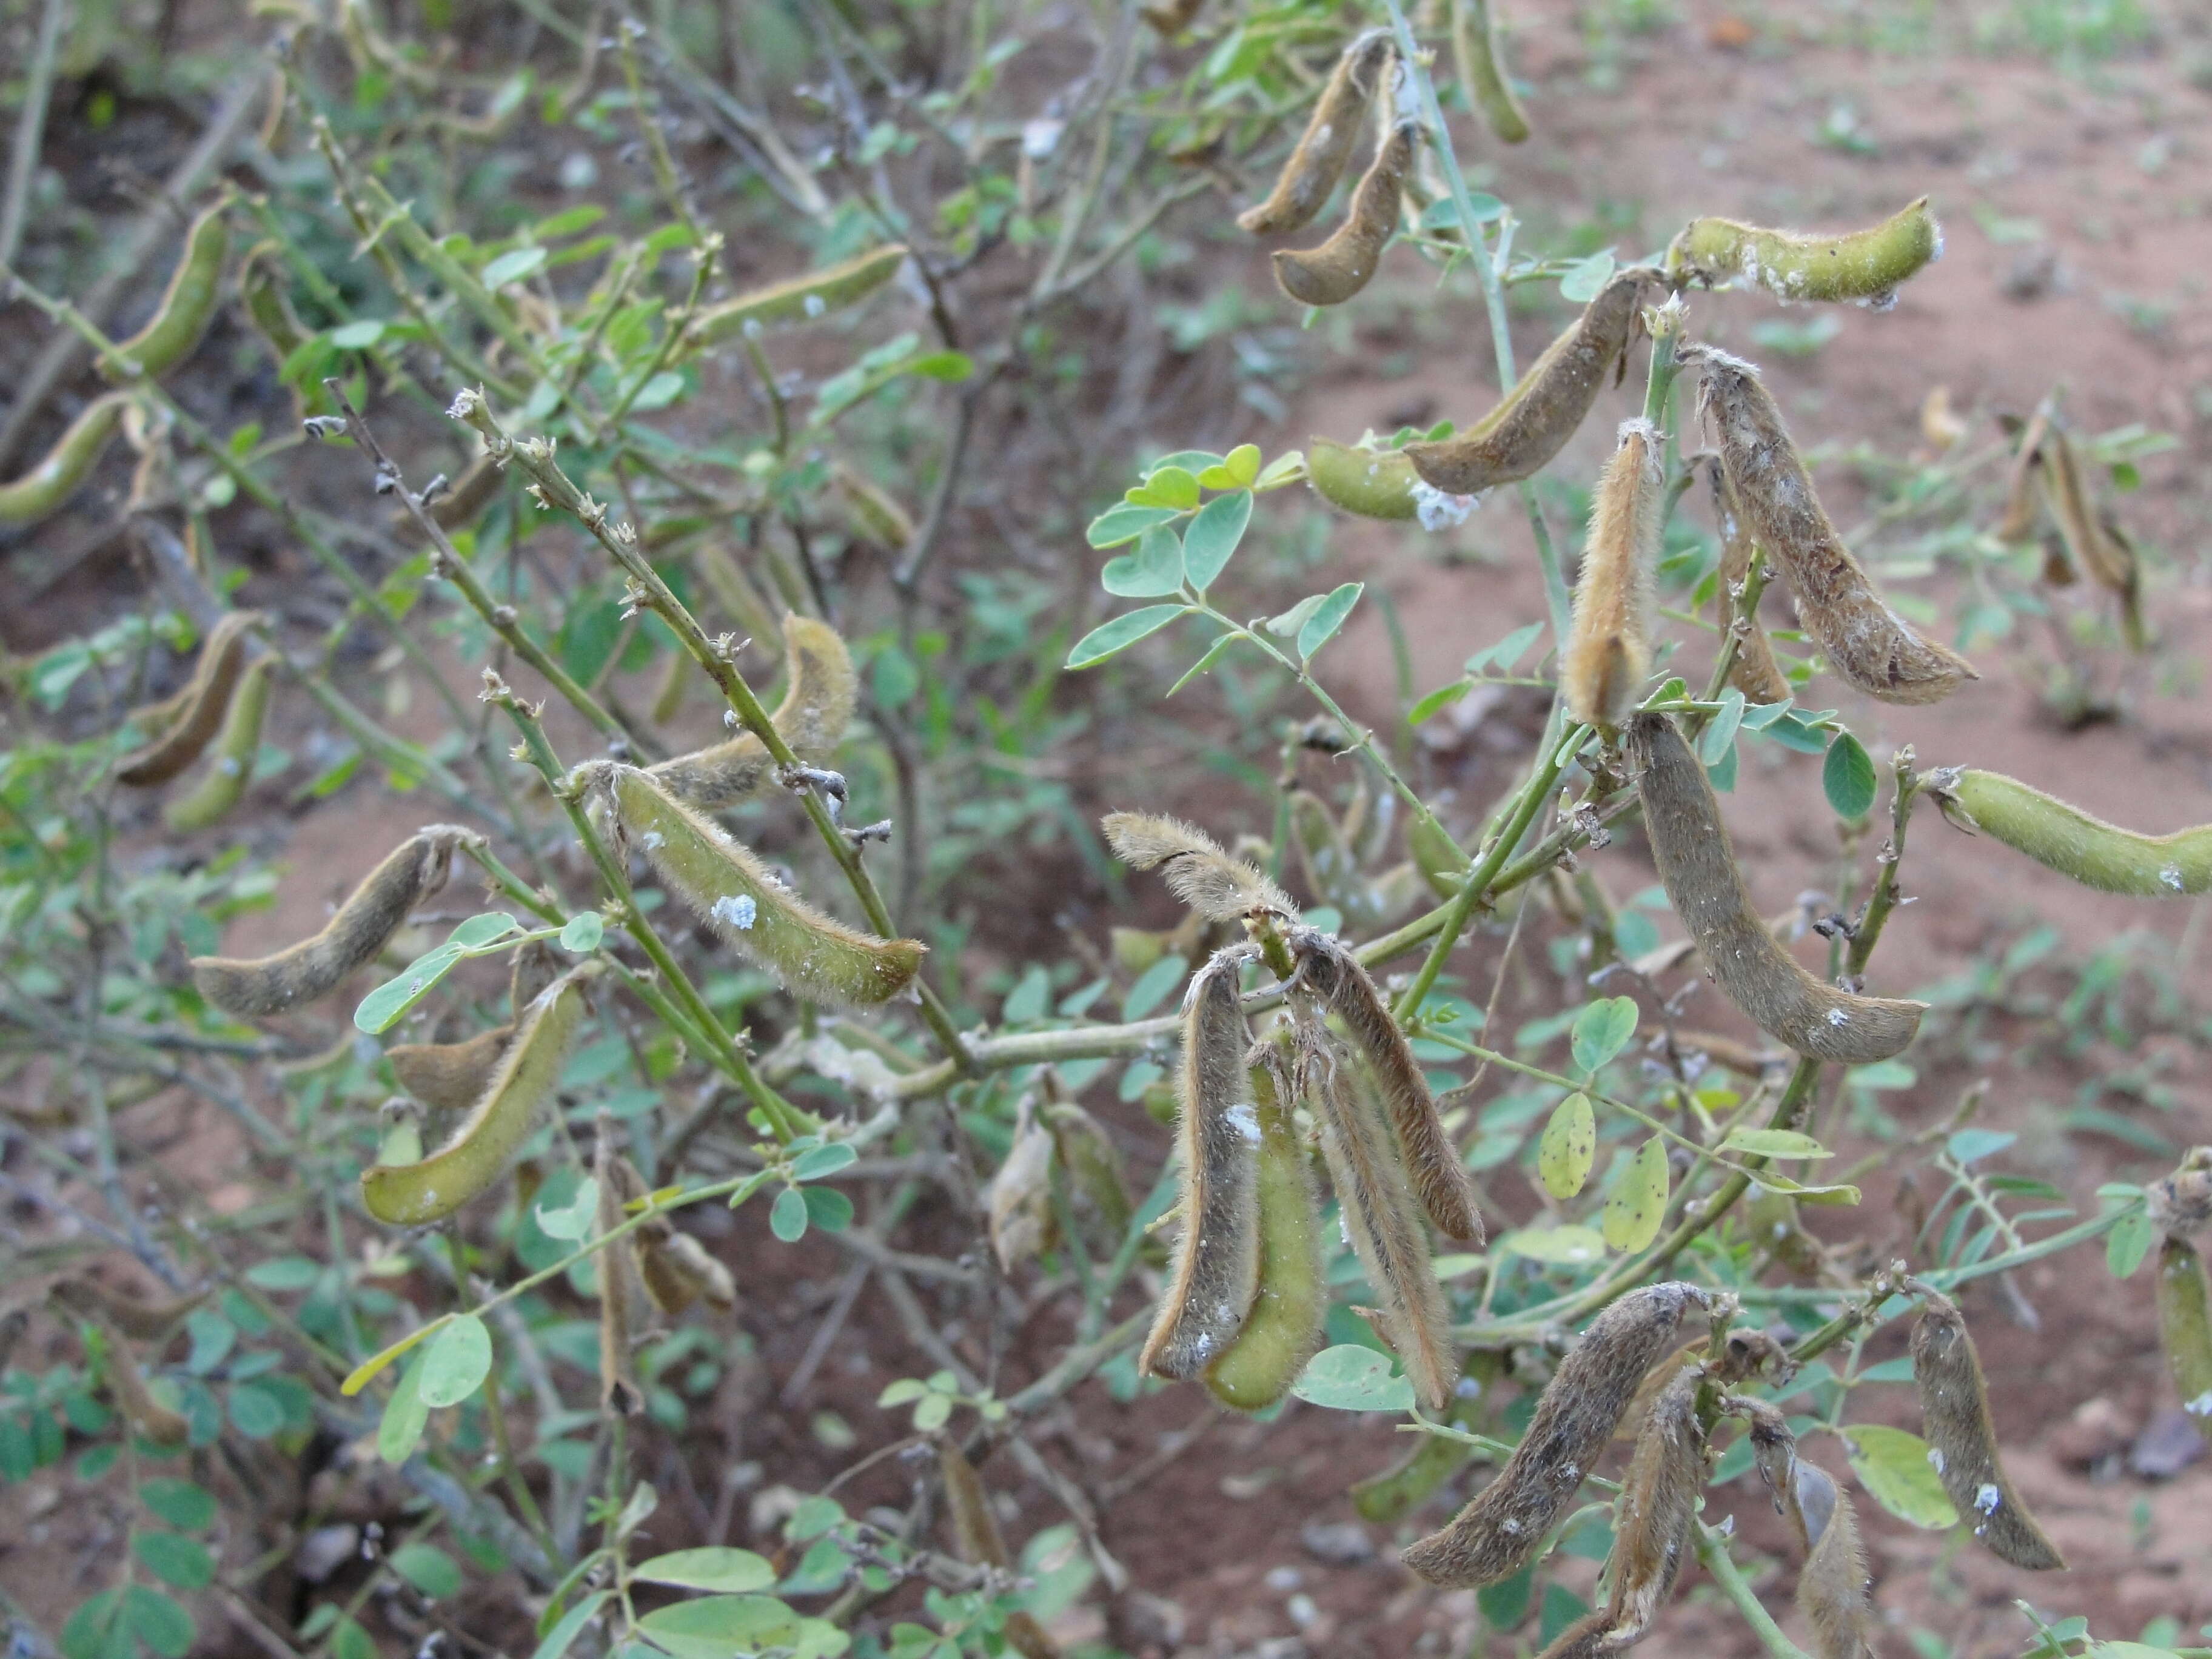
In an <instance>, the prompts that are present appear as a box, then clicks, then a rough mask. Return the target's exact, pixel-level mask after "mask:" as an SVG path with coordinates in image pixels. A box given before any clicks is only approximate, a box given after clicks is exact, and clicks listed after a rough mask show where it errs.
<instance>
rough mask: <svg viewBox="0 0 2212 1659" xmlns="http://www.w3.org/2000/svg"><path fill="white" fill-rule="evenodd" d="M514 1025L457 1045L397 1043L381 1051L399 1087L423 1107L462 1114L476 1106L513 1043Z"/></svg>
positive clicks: (480, 1034) (508, 1023)
mask: <svg viewBox="0 0 2212 1659" xmlns="http://www.w3.org/2000/svg"><path fill="white" fill-rule="evenodd" d="M513 1036H514V1022H513V1020H508V1021H507V1023H506V1024H503V1025H495V1026H493V1027H492V1028H491V1029H490V1030H486V1031H479V1032H477V1034H476V1035H475V1036H472V1037H466V1038H464V1039H463V1040H462V1041H460V1042H399V1043H394V1044H393V1045H392V1047H391V1048H386V1050H385V1051H384V1057H385V1059H386V1060H390V1061H391V1062H392V1075H393V1076H395V1077H397V1078H398V1079H399V1086H400V1087H401V1088H403V1089H404V1090H405V1091H407V1092H408V1093H409V1094H410V1095H412V1096H414V1097H415V1098H416V1099H417V1100H419V1101H421V1102H422V1103H423V1104H424V1105H425V1106H431V1107H435V1108H436V1109H438V1110H439V1111H441V1112H462V1111H466V1110H467V1109H469V1108H470V1107H471V1106H473V1105H475V1104H476V1103H477V1097H479V1096H480V1095H482V1094H483V1091H484V1085H485V1084H487V1083H489V1081H491V1075H492V1073H494V1072H496V1071H497V1070H498V1069H499V1061H500V1056H501V1054H505V1053H506V1052H507V1043H508V1042H511V1041H512V1040H513Z"/></svg>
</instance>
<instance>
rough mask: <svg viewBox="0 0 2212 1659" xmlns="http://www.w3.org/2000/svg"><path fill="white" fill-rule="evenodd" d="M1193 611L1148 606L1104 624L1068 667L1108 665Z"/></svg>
mask: <svg viewBox="0 0 2212 1659" xmlns="http://www.w3.org/2000/svg"><path fill="white" fill-rule="evenodd" d="M1222 499H1223V500H1227V499H1228V498H1227V497H1226V496H1224V497H1223V498H1222ZM1190 609H1191V607H1190V606H1188V605H1146V607H1145V608H1144V609H1143V610H1141V611H1129V612H1127V614H1126V615H1123V616H1119V617H1115V618H1114V620H1113V621H1111V622H1109V623H1100V624H1099V625H1098V626H1097V628H1094V629H1091V631H1090V632H1089V633H1088V634H1085V635H1084V636H1083V637H1082V638H1081V639H1079V640H1078V641H1076V642H1075V648H1074V649H1073V650H1072V651H1070V652H1069V653H1067V665H1068V666H1069V667H1070V668H1089V667H1091V666H1092V665H1095V664H1097V663H1102V662H1104V661H1105V660H1106V659H1107V658H1109V657H1110V656H1113V655H1115V653H1118V652H1121V651H1126V650H1127V649H1128V647H1131V646H1133V645H1134V644H1135V643H1136V642H1137V641H1139V640H1141V639H1143V638H1145V637H1146V635H1152V634H1157V633H1158V632H1159V631H1160V629H1163V628H1165V627H1166V626H1167V625H1168V624H1169V623H1171V622H1173V621H1174V620H1175V619H1176V617H1181V616H1184V615H1187V614H1188V612H1189V611H1190Z"/></svg>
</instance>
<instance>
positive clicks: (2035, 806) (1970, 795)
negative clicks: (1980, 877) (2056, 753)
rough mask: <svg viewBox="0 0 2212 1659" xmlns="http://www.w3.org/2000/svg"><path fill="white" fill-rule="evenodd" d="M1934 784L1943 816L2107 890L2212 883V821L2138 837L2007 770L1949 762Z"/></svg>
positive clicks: (2161, 890) (2194, 887)
mask: <svg viewBox="0 0 2212 1659" xmlns="http://www.w3.org/2000/svg"><path fill="white" fill-rule="evenodd" d="M1929 787H1930V788H1931V789H1932V790H1933V791H1934V793H1935V794H1936V799H1937V800H1938V802H1939V803H1940V804H1941V805H1942V808H1943V811H1944V814H1945V816H1946V817H1949V818H1951V819H1952V821H1953V822H1954V823H1963V824H1964V825H1965V826H1966V828H1968V829H1978V830H1980V831H1981V832H1982V833H1983V834H1984V835H1986V836H1990V838H1991V839H1992V840H1996V841H2000V842H2003V843H2004V844H2005V845H2006V846H2007V847H2009V848H2012V849H2013V851H2015V853H2023V854H2027V856H2028V857H2029V858H2032V859H2033V860H2035V861H2036V862H2037V863H2038V864H2039V865H2041V866H2043V867H2044V868H2045V869H2046V870H2055V871H2057V872H2058V873H2059V874H2060V875H2062V876H2064V877H2065V878H2067V879H2069V881H2077V882H2079V883H2081V885H2082V886H2084V887H2093V888H2095V889H2096V890H2098V891H2099V892H2102V893H2124V894H2126V895H2128V896H2130V897H2134V898H2173V897H2176V896H2179V895H2182V894H2193V893H2202V892H2204V891H2205V890H2208V889H2212V824H2205V823H2200V824H2198V825H2197V826H2196V827H2195V828H2193V829H2177V830H2175V831H2174V832H2173V833H2172V834H2171V835H2166V836H2141V835H2137V834H2136V832H2135V831H2133V830H2131V829H2119V828H2118V827H2117V826H2116V825H2113V824H2110V823H2106V822H2105V821H2104V820H2103V819H2102V818H2095V817H2090V816H2089V814H2088V813H2087V812H2084V811H2082V810H2081V808H2080V807H2078V806H2069V805H2067V804H2066V803H2065V802H2064V801H2063V800H2060V799H2057V797H2056V796H2052V795H2046V794H2045V793H2043V792H2042V791H2041V790H2040V789H2032V788H2030V787H2028V786H2027V784H2024V783H2022V782H2021V781H2019V780H2018V779H2017V778H2008V777H2007V776H2005V775H2003V774H2002V772H1981V771H1977V770H1975V769H1972V768H1971V767H1946V768H1944V769H1942V770H1941V771H1938V772H1935V773H1931V774H1930V775H1929Z"/></svg>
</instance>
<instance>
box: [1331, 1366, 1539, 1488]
mask: <svg viewBox="0 0 2212 1659" xmlns="http://www.w3.org/2000/svg"><path fill="white" fill-rule="evenodd" d="M1504 1375H1505V1356H1504V1353H1503V1352H1500V1351H1498V1350H1497V1349H1486V1348H1477V1349H1475V1350H1474V1351H1473V1352H1470V1353H1469V1354H1468V1356H1467V1360H1466V1363H1465V1364H1464V1366H1463V1368H1462V1379H1463V1380H1462V1382H1461V1383H1458V1384H1457V1385H1456V1386H1455V1388H1454V1389H1453V1390H1452V1397H1451V1403H1450V1405H1449V1407H1446V1408H1445V1412H1444V1421H1445V1422H1447V1423H1449V1424H1450V1425H1452V1426H1453V1427H1454V1428H1459V1429H1472V1428H1474V1426H1475V1425H1477V1424H1478V1423H1479V1422H1480V1420H1481V1418H1482V1414H1483V1413H1484V1412H1485V1411H1486V1409H1487V1407H1486V1406H1485V1405H1484V1404H1483V1403H1482V1399H1483V1391H1484V1390H1485V1389H1487V1388H1489V1387H1490V1386H1491V1385H1492V1383H1496V1382H1497V1381H1498V1379H1499V1378H1501V1377H1502V1376H1504ZM1413 1438H1414V1441H1415V1444H1414V1445H1413V1447H1412V1448H1411V1449H1408V1450H1407V1452H1406V1453H1405V1455H1403V1456H1401V1457H1400V1458H1399V1459H1398V1460H1397V1461H1396V1462H1395V1463H1393V1464H1391V1466H1390V1467H1389V1468H1387V1469H1384V1470H1383V1471H1382V1473H1380V1474H1371V1475H1370V1476H1368V1477H1367V1478H1366V1479H1365V1480H1356V1481H1354V1482H1353V1483H1352V1486H1351V1488H1350V1492H1351V1496H1352V1508H1353V1509H1355V1510H1358V1511H1359V1517H1360V1519H1361V1520H1363V1521H1367V1522H1372V1523H1373V1524H1375V1525H1376V1526H1378V1527H1395V1525H1397V1523H1398V1522H1401V1521H1402V1520H1404V1519H1405V1518H1406V1517H1407V1516H1409V1515H1411V1514H1412V1513H1413V1511H1414V1510H1417V1509H1419V1507H1420V1506H1421V1505H1422V1504H1425V1502H1427V1501H1428V1499H1429V1497H1430V1495H1431V1493H1433V1492H1436V1490H1437V1488H1438V1487H1439V1486H1443V1484H1444V1482H1445V1481H1447V1480H1450V1479H1451V1478H1452V1477H1453V1476H1454V1475H1455V1474H1458V1473H1459V1472H1460V1471H1461V1470H1462V1469H1463V1468H1466V1467H1467V1466H1468V1464H1469V1463H1472V1462H1474V1461H1475V1459H1477V1458H1478V1457H1480V1458H1483V1459H1485V1461H1487V1459H1488V1455H1487V1454H1486V1453H1485V1452H1484V1451H1483V1450H1482V1449H1480V1448H1479V1447H1476V1446H1471V1445H1469V1444H1468V1443H1467V1442H1466V1441H1464V1440H1448V1439H1446V1438H1445V1437H1443V1435H1440V1434H1421V1435H1415V1436H1414V1437H1413Z"/></svg>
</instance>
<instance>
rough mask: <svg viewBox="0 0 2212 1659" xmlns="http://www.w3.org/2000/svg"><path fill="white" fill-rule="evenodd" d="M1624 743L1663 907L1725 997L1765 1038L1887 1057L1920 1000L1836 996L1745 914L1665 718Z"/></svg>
mask: <svg viewBox="0 0 2212 1659" xmlns="http://www.w3.org/2000/svg"><path fill="white" fill-rule="evenodd" d="M1626 747H1627V753H1628V762H1629V765H1630V766H1631V767H1632V769H1634V770H1635V772H1636V773H1637V780H1636V787H1637V792H1638V794H1639V795H1640V796H1641V797H1642V799H1643V802H1644V834H1645V836H1647V837H1648V838H1649V839H1650V842H1651V855H1652V859H1653V860H1654V861H1655V862H1656V864H1657V865H1658V866H1659V878H1660V880H1661V881H1662V882H1663V883H1664V884H1666V888H1667V899H1668V902H1669V903H1670V904H1672V905H1673V906H1674V914H1675V915H1678V916H1680V917H1681V919H1682V925H1683V926H1684V927H1686V928H1688V929H1689V932H1690V937H1691V938H1692V939H1695V940H1696V941H1697V945H1698V951H1699V955H1700V956H1702V957H1704V958H1705V967H1706V970H1707V971H1708V972H1709V973H1711V975H1712V976H1713V978H1714V980H1715V981H1717V983H1718V984H1719V986H1720V987H1721V990H1722V992H1723V994H1725V995H1726V996H1727V997H1728V1000H1729V1001H1731V1002H1733V1003H1734V1004H1735V1006H1737V1007H1739V1008H1741V1009H1742V1010H1743V1012H1745V1013H1746V1014H1747V1015H1749V1016H1750V1018H1751V1021H1752V1023H1753V1024H1755V1025H1757V1026H1758V1027H1759V1030H1762V1031H1764V1032H1765V1033H1766V1034H1767V1035H1768V1036H1771V1037H1773V1038H1775V1039H1777V1040H1778V1041H1779V1042H1786V1043H1788V1044H1789V1045H1790V1047H1791V1048H1794V1049H1796V1051H1797V1052H1798V1053H1799V1054H1809V1055H1811V1056H1812V1057H1813V1058H1814V1059H1816V1060H1830V1061H1832V1062H1834V1063H1835V1064H1838V1065H1842V1066H1864V1065H1869V1064H1870V1063H1872V1062H1873V1061H1875V1060H1887V1059H1888V1058H1889V1057H1890V1056H1891V1055H1893V1054H1897V1053H1898V1052H1899V1050H1901V1049H1903V1048H1904V1047H1905V1045H1906V1044H1907V1043H1909V1042H1911V1041H1912V1039H1913V1036H1915V1034H1917V1032H1918V1030H1920V1016H1921V1014H1922V1013H1923V1012H1924V1011H1925V1009H1926V1007H1927V1005H1926V1004H1925V1003H1920V1002H1902V1001H1895V1000H1889V999H1887V998H1881V997H1863V996H1854V995H1853V994H1851V993H1850V992H1848V991H1842V990H1838V989H1837V988H1836V987H1834V986H1832V985H1830V984H1828V983H1827V982H1826V981H1824V980H1821V979H1818V978H1816V977H1814V975H1812V974H1810V973H1808V971H1806V969H1804V968H1803V967H1802V965H1800V963H1798V961H1797V959H1796V957H1793V956H1791V955H1790V953H1789V952H1788V951H1785V950H1784V949H1783V948H1782V946H1781V945H1779V944H1778V943H1777V942H1776V941H1775V938H1774V935H1773V933H1771V932H1770V931H1769V930H1768V928H1767V926H1766V924H1765V922H1764V921H1761V920H1760V918H1759V913H1758V911H1756V910H1755V909H1753V908H1752V902H1751V894H1750V892H1749V890H1747V888H1746V887H1745V886H1744V884H1743V872H1741V870H1740V869H1738V868H1737V866H1736V860H1735V848H1734V847H1733V846H1732V845H1731V844H1730V843H1729V834H1728V826H1727V825H1726V824H1724V823H1723V822H1722V821H1721V811H1720V803H1719V801H1717V799H1715V798H1714V796H1713V786H1712V783H1711V781H1710V780H1709V779H1708V778H1707V777H1706V776H1705V768H1704V767H1702V766H1700V765H1699V763H1698V759H1697V757H1696V756H1694V755H1692V753H1691V752H1690V746H1689V744H1686V743H1685V742H1683V741H1682V734H1681V733H1680V732H1677V731H1676V730H1675V729H1674V722H1673V721H1671V720H1668V718H1667V716H1665V715H1664V714H1639V715H1638V716H1637V717H1636V719H1634V720H1632V721H1631V722H1630V723H1629V726H1628V739H1627V745H1626Z"/></svg>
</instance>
